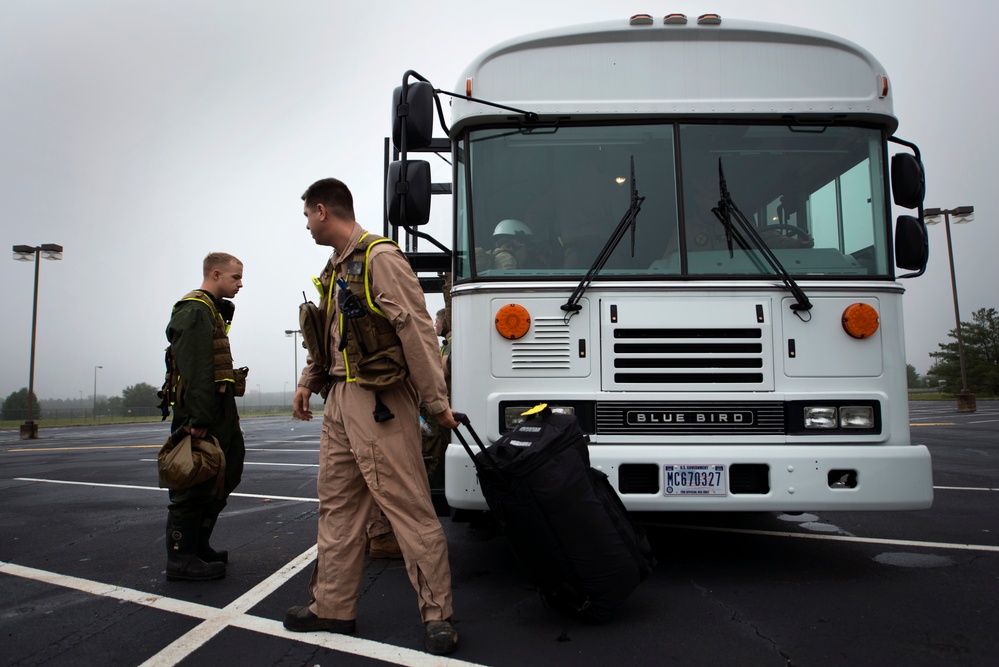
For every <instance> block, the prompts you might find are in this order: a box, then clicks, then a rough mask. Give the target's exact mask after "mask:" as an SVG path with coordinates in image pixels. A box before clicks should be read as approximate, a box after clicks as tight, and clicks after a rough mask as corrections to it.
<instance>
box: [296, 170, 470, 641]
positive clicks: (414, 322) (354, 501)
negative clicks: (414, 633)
mask: <svg viewBox="0 0 999 667" xmlns="http://www.w3.org/2000/svg"><path fill="white" fill-rule="evenodd" d="M302 199H303V200H304V201H305V206H304V212H305V216H306V218H307V220H308V223H307V224H306V228H307V229H308V230H309V231H310V232H311V234H312V237H313V239H314V240H315V242H316V243H317V244H319V245H325V246H330V247H332V248H334V254H333V257H332V258H331V260H330V264H329V265H328V266H327V271H325V272H324V274H323V276H322V277H321V278H320V281H321V282H322V284H323V289H324V299H323V301H324V302H323V304H321V307H322V308H323V309H324V311H325V312H326V313H328V316H327V326H328V327H330V335H329V339H330V340H329V351H330V358H331V359H332V362H331V364H330V367H329V368H321V367H318V366H319V365H318V364H315V363H312V361H311V358H310V362H309V363H308V364H307V365H306V367H305V369H304V370H303V371H302V376H301V378H300V379H299V384H298V389H297V391H296V392H295V398H294V412H295V416H296V417H298V418H299V419H306V420H308V419H311V418H312V414H311V412H310V411H309V397H310V396H311V395H312V394H313V393H319V392H321V391H322V390H323V388H324V387H325V386H327V385H328V384H329V382H330V381H331V380H332V382H333V384H332V388H331V389H330V391H329V394H328V396H327V399H326V403H325V407H324V410H323V428H322V434H321V436H320V461H319V476H318V493H319V537H318V547H319V553H318V558H317V561H316V567H315V570H314V571H313V573H312V581H311V583H310V585H309V589H310V593H311V600H310V602H309V604H307V605H303V606H297V607H292V608H290V609H289V610H288V613H287V615H286V617H285V621H284V625H285V627H286V628H288V629H289V630H292V631H296V632H309V631H316V630H326V631H329V632H335V633H342V634H350V633H353V632H354V631H355V622H356V614H357V601H358V595H359V590H360V584H361V570H362V566H363V564H364V552H365V547H366V545H367V535H366V532H365V527H366V524H367V522H368V519H369V517H370V515H371V513H372V508H373V505H374V504H376V503H377V505H378V506H379V507H380V508H381V510H382V512H384V514H385V516H386V517H388V519H389V521H390V522H391V524H392V527H393V529H394V531H395V534H396V537H397V539H398V541H399V546H400V547H401V549H402V554H403V557H404V559H405V563H406V572H407V574H408V575H409V579H410V582H412V584H413V588H415V589H416V591H417V594H418V598H419V608H420V616H421V617H422V620H423V622H424V624H425V631H426V643H425V647H426V650H427V651H429V652H431V653H435V654H445V653H450V652H451V651H453V650H454V649H455V647H456V646H457V643H458V635H457V633H456V632H455V630H454V626H453V624H452V622H451V614H452V608H451V570H450V566H449V564H448V555H447V541H446V539H445V536H444V531H443V529H442V527H441V524H440V521H439V520H438V518H437V514H436V512H435V510H434V506H433V503H432V501H431V497H430V485H429V483H428V481H427V472H426V469H425V467H424V463H423V457H422V448H421V442H420V425H419V404H420V399H421V397H422V399H423V401H424V402H425V403H426V405H427V406H428V408H429V411H430V413H431V414H433V415H435V417H436V419H437V421H438V423H440V424H441V425H442V426H444V427H446V428H456V427H457V426H458V423H457V421H456V420H455V418H454V413H453V411H452V410H451V408H450V406H449V405H448V399H447V387H446V385H445V382H444V375H443V373H442V370H441V365H440V352H439V348H438V346H437V338H436V337H435V335H434V327H433V322H432V321H431V319H430V315H429V313H428V312H427V307H426V301H425V299H424V296H423V291H422V289H421V287H420V284H419V281H418V280H417V278H416V275H415V274H414V273H413V271H412V269H411V268H410V265H409V262H408V260H407V259H406V257H405V255H403V253H402V251H401V250H399V248H398V246H397V245H396V244H395V243H392V242H388V241H383V242H371V240H372V239H373V238H374V239H379V238H380V237H375V236H374V235H370V234H369V233H368V232H367V231H365V230H364V229H363V228H362V227H361V226H360V225H359V224H358V223H357V222H356V221H355V220H354V210H353V198H352V196H351V194H350V191H349V190H348V189H347V186H346V185H344V184H343V183H342V182H340V181H338V180H336V179H333V178H327V179H323V180H320V181H317V182H316V183H313V184H312V185H311V186H309V189H308V190H306V191H305V194H303V195H302ZM359 243H361V244H362V246H361V247H364V244H369V245H367V253H366V254H365V253H363V252H361V253H355V249H357V248H358V244H359ZM362 275H363V279H364V282H363V283H362V284H363V285H365V287H364V290H365V292H367V295H368V296H369V297H370V298H368V299H358V300H356V301H355V303H356V302H357V301H359V302H361V303H364V304H365V308H367V312H366V313H365V314H364V317H362V318H361V319H367V320H372V318H380V317H384V319H385V320H387V321H388V322H390V323H391V327H390V330H391V329H392V328H394V334H395V336H392V335H391V331H390V334H389V335H390V336H391V337H393V338H396V337H397V342H398V343H401V350H402V354H403V355H404V358H405V366H406V367H407V368H408V373H407V374H406V375H405V378H404V379H403V380H401V381H398V382H396V383H395V384H392V385H391V386H389V387H387V388H382V389H380V390H379V391H377V392H375V391H369V390H368V389H365V388H362V387H361V386H360V385H359V383H358V381H357V377H358V376H357V373H358V368H359V365H358V364H357V359H353V360H352V359H350V358H349V351H350V348H349V347H348V348H346V350H347V351H343V350H340V349H339V346H340V340H341V327H346V331H347V336H348V337H349V336H353V335H356V334H355V333H354V332H355V331H356V329H355V327H356V326H359V324H358V321H356V320H355V321H354V322H348V321H347V320H346V319H344V318H343V317H342V313H341V310H343V309H344V308H345V307H344V308H342V307H341V304H342V303H343V301H342V298H343V297H344V296H345V295H344V294H341V292H342V291H343V290H345V289H346V285H347V282H346V281H350V280H352V281H354V284H355V285H357V284H358V281H360V280H361V277H360V276H362ZM331 281H332V285H331ZM341 281H343V282H341ZM362 295H364V292H362ZM372 308H374V309H376V310H372ZM372 321H373V320H372ZM365 324H366V325H368V326H371V322H367V323H365V322H361V323H360V325H365ZM376 324H378V325H380V326H383V327H384V322H376ZM360 368H363V366H360ZM385 410H387V413H386V412H385ZM379 411H380V412H379ZM375 413H379V415H378V416H379V418H380V419H381V421H376V414H375ZM386 415H391V416H386Z"/></svg>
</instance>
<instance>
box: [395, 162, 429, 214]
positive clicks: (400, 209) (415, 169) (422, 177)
mask: <svg viewBox="0 0 999 667" xmlns="http://www.w3.org/2000/svg"><path fill="white" fill-rule="evenodd" d="M405 164H406V180H405V181H403V180H402V166H403V162H401V161H396V162H393V163H392V164H390V165H389V169H388V180H387V181H386V182H385V204H386V208H387V209H388V219H389V222H390V223H391V224H392V225H395V226H396V227H400V226H401V227H409V226H418V225H425V224H427V223H428V222H430V194H431V193H430V163H429V162H427V161H426V160H408V161H406V163H405Z"/></svg>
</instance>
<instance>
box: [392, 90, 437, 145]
mask: <svg viewBox="0 0 999 667" xmlns="http://www.w3.org/2000/svg"><path fill="white" fill-rule="evenodd" d="M402 88H403V87H402V86H398V87H397V88H396V89H395V90H394V91H393V92H392V143H393V144H394V145H395V147H396V148H398V149H399V150H401V151H405V150H414V151H415V150H419V149H421V148H426V147H427V146H429V145H430V142H431V141H433V138H434V137H433V134H434V87H433V86H432V85H430V84H429V83H427V82H426V81H414V82H413V83H411V84H409V85H408V86H407V87H406V103H405V104H403V103H402ZM403 128H405V134H406V141H405V144H406V145H405V146H404V145H403V138H402V137H403Z"/></svg>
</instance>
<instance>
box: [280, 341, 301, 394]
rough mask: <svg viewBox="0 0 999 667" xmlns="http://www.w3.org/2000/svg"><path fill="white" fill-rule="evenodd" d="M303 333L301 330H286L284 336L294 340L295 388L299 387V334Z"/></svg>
mask: <svg viewBox="0 0 999 667" xmlns="http://www.w3.org/2000/svg"><path fill="white" fill-rule="evenodd" d="M300 333H302V332H301V331H300V330H299V329H285V330H284V335H285V336H291V337H292V338H293V339H294V343H293V345H294V347H295V378H294V380H293V383H294V386H296V387H297V386H298V334H300Z"/></svg>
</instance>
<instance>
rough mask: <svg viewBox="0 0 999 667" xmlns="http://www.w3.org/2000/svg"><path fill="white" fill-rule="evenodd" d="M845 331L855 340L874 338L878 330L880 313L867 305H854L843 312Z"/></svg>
mask: <svg viewBox="0 0 999 667" xmlns="http://www.w3.org/2000/svg"><path fill="white" fill-rule="evenodd" d="M843 329H844V330H845V331H846V333H848V334H850V335H851V336H853V337H854V338H867V337H868V336H873V335H874V332H875V331H877V330H878V311H877V310H875V309H874V306H870V305H868V304H866V303H854V304H850V305H849V306H847V307H846V310H844V311H843Z"/></svg>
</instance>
